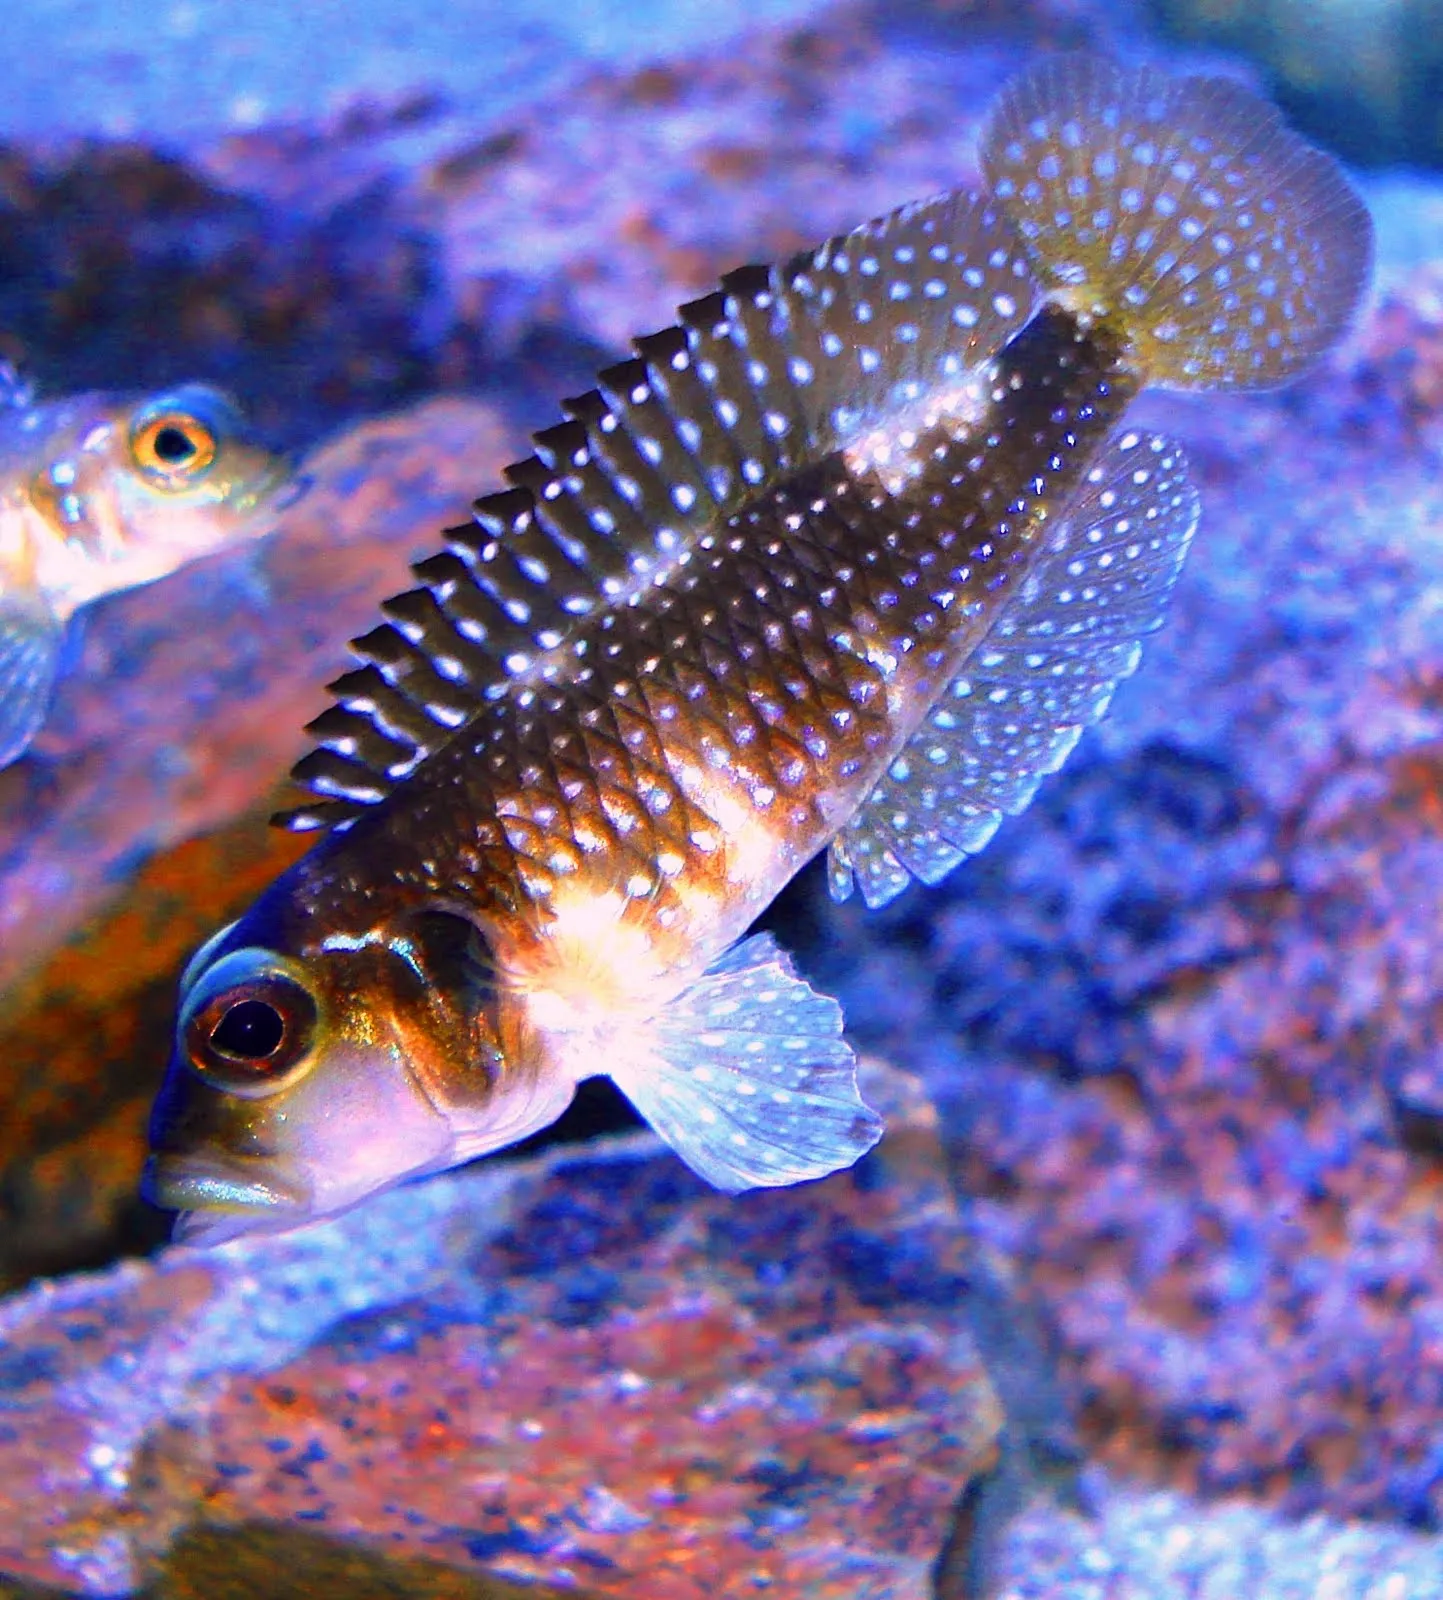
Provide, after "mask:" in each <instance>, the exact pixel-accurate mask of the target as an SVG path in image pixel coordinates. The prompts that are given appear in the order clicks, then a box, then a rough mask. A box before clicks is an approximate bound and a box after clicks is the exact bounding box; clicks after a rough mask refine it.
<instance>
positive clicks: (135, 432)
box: [130, 407, 217, 489]
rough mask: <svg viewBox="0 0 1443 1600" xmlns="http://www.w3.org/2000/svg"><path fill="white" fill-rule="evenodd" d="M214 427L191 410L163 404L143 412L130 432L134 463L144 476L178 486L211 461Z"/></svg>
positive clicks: (169, 485)
mask: <svg viewBox="0 0 1443 1600" xmlns="http://www.w3.org/2000/svg"><path fill="white" fill-rule="evenodd" d="M216 448H217V439H216V434H215V430H214V429H213V428H212V427H211V426H210V424H209V423H207V422H205V421H203V420H202V419H201V418H200V417H198V416H196V415H195V413H194V412H191V411H183V410H180V409H179V408H175V407H167V408H166V409H165V410H162V411H150V412H146V413H143V414H142V416H141V417H140V418H139V419H138V420H137V422H136V424H135V426H134V428H133V429H132V430H131V435H130V450H131V454H132V456H133V457H134V458H135V464H136V466H138V467H139V468H140V470H141V471H142V472H143V473H145V475H146V476H147V477H148V478H151V479H153V480H154V481H155V482H157V483H159V484H161V485H163V486H164V487H166V488H173V489H179V488H183V487H185V485H186V484H187V483H189V482H191V481H192V480H193V479H195V478H196V477H198V476H199V475H200V474H201V473H203V472H204V471H205V470H206V469H207V468H208V467H209V466H210V464H211V463H212V462H213V461H214V460H215V453H216Z"/></svg>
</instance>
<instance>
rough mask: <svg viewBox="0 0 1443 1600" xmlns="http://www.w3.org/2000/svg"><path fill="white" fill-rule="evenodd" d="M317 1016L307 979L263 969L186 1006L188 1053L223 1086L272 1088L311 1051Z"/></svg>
mask: <svg viewBox="0 0 1443 1600" xmlns="http://www.w3.org/2000/svg"><path fill="white" fill-rule="evenodd" d="M316 1021H317V1010H316V1002H315V1000H314V999H313V998H312V997H311V995H310V993H309V992H308V991H307V990H306V988H305V987H304V986H303V985H302V984H300V983H298V982H297V981H296V980H295V979H294V978H292V977H290V976H289V975H288V974H286V973H283V972H275V971H271V972H266V973H262V974H259V975H257V976H254V977H250V978H246V979H244V980H243V981H241V982H239V983H230V984H226V985H225V986H224V987H222V988H220V989H219V990H218V991H217V992H215V993H214V994H212V995H211V996H209V997H208V998H206V999H205V1000H203V1001H202V1003H201V1004H199V1005H197V1006H187V1007H186V1012H185V1014H184V1015H183V1019H182V1030H183V1035H184V1044H185V1053H186V1058H187V1060H188V1061H189V1062H190V1065H191V1067H192V1068H193V1069H194V1071H195V1072H196V1073H197V1074H198V1075H199V1076H200V1077H201V1078H203V1079H204V1080H205V1081H206V1082H207V1083H213V1084H215V1085H216V1087H217V1088H220V1089H225V1090H228V1091H229V1092H231V1093H233V1094H241V1095H251V1096H255V1095H263V1094H270V1093H273V1092H274V1091H275V1090H276V1089H278V1088H280V1087H282V1084H283V1082H284V1081H286V1080H287V1079H288V1078H289V1077H290V1075H291V1073H292V1071H293V1070H294V1069H295V1068H296V1067H297V1066H299V1065H301V1064H302V1063H303V1062H304V1061H305V1060H306V1058H307V1057H308V1055H309V1054H310V1050H311V1046H312V1044H313V1043H314V1041H315V1035H316Z"/></svg>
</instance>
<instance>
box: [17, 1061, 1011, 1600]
mask: <svg viewBox="0 0 1443 1600" xmlns="http://www.w3.org/2000/svg"><path fill="white" fill-rule="evenodd" d="M869 1092H870V1093H871V1095H872V1096H873V1097H874V1098H875V1099H877V1100H878V1101H879V1102H881V1103H883V1104H889V1105H890V1108H891V1129H890V1132H889V1134H888V1136H887V1138H886V1139H885V1140H884V1142H883V1144H882V1145H881V1147H880V1149H879V1150H878V1152H877V1153H876V1154H875V1155H873V1156H869V1157H868V1158H867V1159H866V1160H865V1161H864V1162H863V1163H862V1164H861V1165H860V1166H859V1167H858V1168H857V1169H855V1170H854V1171H853V1172H850V1173H846V1174H842V1175H839V1176H837V1177H834V1178H831V1179H829V1180H827V1181H826V1182H824V1183H818V1184H811V1185H806V1186H804V1187H801V1188H798V1189H792V1190H786V1191H782V1192H760V1193H755V1194H751V1195H746V1196H743V1197H740V1198H735V1197H730V1196H725V1195H719V1194H716V1193H714V1192H713V1191H711V1190H708V1189H706V1188H704V1187H703V1185H702V1184H701V1183H700V1182H699V1180H697V1179H696V1178H694V1177H693V1176H692V1175H691V1174H690V1173H688V1172H687V1171H686V1169H685V1168H683V1167H682V1166H681V1165H680V1164H679V1163H678V1162H677V1161H676V1160H675V1159H674V1158H673V1157H672V1156H671V1155H669V1154H667V1153H664V1152H662V1151H661V1150H660V1149H659V1147H658V1146H657V1145H656V1144H655V1143H654V1141H652V1140H651V1139H650V1137H649V1136H640V1137H637V1138H633V1139H630V1140H627V1141H624V1142H621V1143H618V1144H615V1145H613V1146H610V1147H604V1148H600V1149H598V1150H596V1151H594V1152H592V1153H588V1154H585V1155H577V1154H574V1153H572V1154H569V1155H561V1156H553V1157H551V1158H548V1159H543V1160H540V1161H533V1162H529V1163H524V1164H521V1163H517V1164H510V1165H505V1164H500V1163H491V1164H488V1165H485V1166H483V1167H480V1168H477V1169H473V1170H472V1171H471V1172H469V1173H466V1174H463V1175H460V1176H456V1177H448V1178H444V1179H441V1180H438V1181H436V1182H433V1183H429V1184H424V1185H420V1186H417V1187H414V1188H411V1189H408V1190H403V1191H400V1192H397V1193H393V1194H391V1195H389V1196H385V1197H383V1198H382V1199H380V1200H379V1201H377V1202H375V1203H373V1204H372V1205H369V1206H367V1207H364V1208H362V1209H361V1210H359V1211H357V1212H353V1213H351V1214H350V1215H349V1216H347V1217H344V1218H342V1219H340V1220H338V1221H337V1222H334V1223H331V1224H326V1225H322V1226H320V1227H317V1228H314V1229H311V1230H308V1231H305V1232H302V1233H299V1234H294V1235H290V1236H285V1237H275V1238H270V1239H258V1240H254V1241H251V1242H248V1243H238V1244H235V1245H232V1246H227V1247H224V1248H222V1249H220V1250H218V1251H215V1252H213V1253H211V1254H208V1255H202V1254H198V1253H197V1252H194V1251H188V1250H175V1251H172V1252H170V1253H168V1254H166V1255H163V1256H162V1257H161V1258H160V1259H159V1260H157V1261H156V1262H155V1263H153V1264H149V1265H145V1266H131V1267H126V1268H121V1269H117V1270H116V1271H113V1272H111V1273H109V1274H106V1275H104V1276H100V1277H95V1278H89V1279H76V1280H71V1281H67V1282H62V1283H60V1284H58V1285H56V1286H46V1287H43V1288H41V1289H37V1290H35V1291H33V1292H32V1293H31V1294H30V1295H28V1296H26V1297H22V1298H20V1299H17V1300H14V1301H12V1302H10V1303H9V1304H8V1305H7V1306H6V1307H5V1309H4V1311H3V1313H0V1338H3V1341H4V1343H3V1352H4V1353H3V1356H0V1578H3V1577H4V1576H5V1575H9V1576H13V1577H27V1578H30V1579H35V1580H43V1581H44V1582H47V1583H50V1584H55V1585H59V1586H60V1587H61V1588H63V1589H65V1590H68V1591H71V1592H75V1593H88V1594H116V1593H122V1592H130V1591H131V1590H132V1589H133V1588H134V1586H135V1585H136V1583H137V1582H138V1581H139V1579H140V1578H141V1577H142V1576H143V1574H144V1573H145V1572H146V1571H148V1570H149V1569H150V1568H151V1567H153V1566H155V1565H159V1566H160V1567H161V1568H164V1567H165V1565H166V1562H167V1561H168V1559H169V1555H168V1552H170V1551H171V1549H172V1547H173V1546H174V1544H175V1541H176V1539H177V1537H179V1536H181V1535H182V1534H183V1532H184V1530H185V1529H187V1528H189V1527H192V1526H194V1525H199V1524H202V1523H203V1524H204V1525H205V1526H207V1527H212V1528H220V1529H225V1528H237V1529H239V1528H244V1527H248V1526H251V1525H260V1524H265V1525H268V1526H270V1527H271V1528H273V1529H282V1530H283V1529H286V1528H295V1529H296V1530H298V1532H299V1533H304V1534H312V1535H323V1536H325V1537H326V1538H327V1539H328V1540H330V1541H340V1542H341V1543H343V1544H351V1543H355V1544H357V1545H358V1546H360V1547H362V1548H366V1549H375V1550H380V1551H383V1552H385V1553H386V1554H387V1556H388V1557H391V1558H397V1559H399V1558H425V1559H427V1560H429V1561H432V1562H439V1563H441V1564H442V1565H443V1566H445V1567H447V1568H450V1569H452V1570H454V1571H457V1572H472V1573H477V1574H491V1575H494V1576H498V1577H505V1578H511V1579H530V1580H534V1581H538V1582H545V1583H549V1584H552V1585H558V1586H565V1585H573V1586H580V1587H582V1588H584V1589H585V1590H587V1591H588V1592H589V1593H592V1594H594V1595H614V1596H628V1597H631V1596H639V1595H643V1594H644V1595H646V1596H647V1597H648V1600H651V1597H654V1600H700V1597H702V1596H710V1595H716V1594H727V1595H733V1594H735V1595H740V1594H744V1593H749V1592H753V1591H755V1592H759V1593H762V1592H764V1593H766V1594H769V1595H772V1596H776V1597H778V1600H791V1597H795V1600H802V1597H803V1596H806V1597H808V1600H828V1597H835V1600H861V1597H871V1600H924V1597H925V1596H927V1595H929V1594H930V1592H931V1590H930V1583H929V1573H930V1572H931V1570H932V1568H933V1566H934V1565H935V1564H936V1562H937V1560H938V1558H939V1553H940V1551H941V1550H942V1548H943V1545H944V1543H945V1542H946V1540H947V1538H948V1534H949V1530H950V1527H951V1522H952V1516H953V1511H954V1507H955V1505H956V1502H957V1500H958V1498H959V1496H960V1494H961V1493H962V1491H963V1490H964V1489H965V1488H966V1487H967V1485H968V1484H969V1483H970V1482H972V1481H973V1480H974V1479H975V1478H976V1477H977V1475H978V1474H979V1473H982V1472H985V1471H986V1470H988V1469H989V1468H990V1466H991V1465H992V1462H993V1460H994V1457H995V1447H996V1439H997V1433H998V1428H999V1424H1000V1415H999V1412H998V1408H997V1403H996V1401H995V1399H994V1397H993V1394H992V1391H991V1389H990V1388H989V1386H988V1383H987V1381H986V1379H985V1377H984V1376H983V1374H982V1371H981V1369H980V1367H979V1364H978V1358H977V1355H976V1352H975V1350H974V1347H973V1345H972V1343H971V1340H970V1338H969V1336H968V1333H967V1331H966V1320H967V1317H968V1307H969V1291H968V1287H967V1281H966V1277H965V1275H964V1254H965V1241H964V1237H963V1233H962V1230H961V1227H960V1225H959V1219H958V1215H957V1212H956V1209H955V1205H954V1202H953V1200H952V1198H951V1195H950V1192H949V1190H948V1186H947V1183H946V1178H945V1174H944V1172H943V1168H942V1159H941V1152H940V1148H939V1145H938V1141H937V1134H936V1125H935V1117H934V1115H933V1113H932V1112H931V1109H930V1107H929V1106H928V1105H927V1104H926V1103H925V1102H924V1101H923V1100H921V1099H920V1098H919V1097H918V1095H917V1093H916V1090H915V1086H914V1085H912V1083H911V1080H907V1079H903V1078H900V1077H899V1076H897V1075H894V1074H883V1073H881V1072H880V1070H878V1071H874V1072H873V1074H872V1082H871V1086H870V1090H869ZM251 1581H254V1578H252V1580H251Z"/></svg>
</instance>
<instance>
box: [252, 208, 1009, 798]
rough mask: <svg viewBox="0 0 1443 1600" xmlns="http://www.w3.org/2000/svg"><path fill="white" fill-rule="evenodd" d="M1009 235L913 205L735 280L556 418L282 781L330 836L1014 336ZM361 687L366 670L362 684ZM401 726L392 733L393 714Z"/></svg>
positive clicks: (960, 213)
mask: <svg viewBox="0 0 1443 1600" xmlns="http://www.w3.org/2000/svg"><path fill="white" fill-rule="evenodd" d="M1033 298H1034V286H1033V283H1032V280H1031V277H1030V275H1029V272H1028V269H1027V267H1026V266H1025V265H1024V263H1023V261H1022V259H1021V255H1020V251H1019V248H1018V245H1017V241H1016V238H1015V236H1014V235H1013V233H1012V230H1011V228H1010V226H1009V225H1008V224H1007V223H1006V222H1005V221H1004V220H1002V219H1001V217H1000V216H999V215H998V213H997V212H996V211H995V209H993V208H991V207H989V206H987V205H986V204H984V203H983V202H981V201H979V200H976V199H973V198H971V197H969V196H966V195H961V194H948V195H942V196H939V197H937V198H936V199H934V200H930V201H926V202H923V203H920V204H915V205H909V206H905V207H903V208H902V209H901V210H899V211H897V212H894V213H892V214H891V215H890V216H888V217H884V218H881V219H879V220H877V221H874V222H870V223H867V224H865V225H864V226H863V227H860V228H857V229H854V230H853V231H852V232H851V233H849V234H846V235H844V236H842V237H839V238H837V239H832V240H829V241H828V242H827V243H826V244H824V245H822V246H821V247H820V248H819V249H817V250H814V251H811V252H807V253H804V254H802V255H799V256H797V257H794V258H793V259H792V260H791V261H789V262H787V263H786V264H785V265H783V266H780V267H747V268H742V269H740V270H739V271H737V272H733V273H731V274H729V275H728V276H727V277H726V278H725V279H724V280H723V282H722V287H721V289H720V290H719V291H718V292H717V293H716V294H713V295H709V296H707V297H706V298H705V299H703V300H699V301H695V302H692V303H691V304H690V305H687V306H683V307H682V309H681V324H680V326H679V327H676V328H673V329H668V330H666V331H664V332H661V333H658V334H653V335H651V336H650V337H648V338H644V339H640V340H638V341H637V343H636V348H637V350H638V356H637V357H636V358H635V359H633V360H631V361H627V362H623V363H621V364H620V365H618V366H616V367H612V368H609V369H608V370H607V371H605V372H603V373H602V374H601V377H600V386H599V388H598V389H596V390H594V391H592V392H591V393H589V394H586V395H583V396H581V397H579V398H578V399H576V400H573V401H570V402H568V404H567V406H566V410H567V411H568V413H569V415H570V420H569V421H567V422H563V423H561V424H559V425H558V426H556V427H554V428H550V429H548V430H546V431H545V432H543V433H540V434H538V435H537V436H536V445H537V453H536V455H535V456H533V457H531V458H529V459H528V460H526V461H523V462H518V463H517V464H516V465H514V466H512V467H509V468H508V469H507V473H506V476H507V478H508V479H509V481H510V482H511V484H512V486H513V487H512V488H511V489H509V490H507V491H504V492H503V493H501V494H497V495H491V496H488V497H487V498H485V499H483V500H480V501H478V502H477V505H476V512H475V526H474V527H464V528H457V529H452V530H450V531H449V533H448V535H447V549H446V550H445V551H444V552H442V553H441V554H439V555H437V556H434V557H432V558H431V559H430V560H428V561H424V562H421V563H419V564H418V565H417V566H416V567H415V568H414V571H415V573H416V576H417V577H418V578H419V579H420V580H421V583H422V584H423V586H424V587H423V589H421V590H416V591H412V592H411V593H408V594H405V595H401V596H398V597H397V598H396V599H395V600H393V601H390V602H388V603H387V605H386V606H385V607H383V609H384V610H385V611H386V613H387V615H388V616H389V617H390V618H391V619H392V620H391V621H390V622H389V623H386V624H384V625H383V626H382V627H380V628H378V629H376V630H374V631H373V632H372V633H370V634H368V635H366V637H365V638H364V639H360V640H357V641H355V643H354V645H353V648H354V649H355V651H356V654H357V655H359V656H360V657H361V659H362V661H363V662H365V663H367V664H368V666H369V667H370V668H373V669H374V673H375V674H378V675H379V677H380V679H382V680H383V682H382V683H380V684H377V683H376V682H375V681H374V677H373V678H372V679H369V680H367V681H366V682H364V683H362V684H361V685H360V686H359V690H358V689H357V687H356V685H355V684H354V682H353V678H354V675H353V674H347V676H346V678H343V679H341V680H339V683H340V685H341V686H343V687H345V688H346V690H347V697H346V698H340V694H339V691H338V700H339V705H340V708H341V710H340V713H337V711H336V709H335V708H332V710H331V711H328V712H327V713H325V714H324V715H323V716H322V717H321V718H319V719H317V720H316V722H314V723H312V724H311V725H310V728H309V730H308V731H309V732H311V733H312V734H313V736H314V737H315V738H316V740H317V748H316V749H315V750H313V751H312V752H311V754H310V755H308V756H307V757H306V758H305V759H304V760H303V761H302V762H301V763H300V764H299V765H298V766H297V768H296V769H295V772H294V774H293V776H294V778H295V780H296V782H298V783H299V784H301V785H302V786H303V787H305V788H307V789H309V790H310V791H311V793H312V794H314V795H315V796H316V797H317V799H318V800H319V801H320V802H321V804H319V805H308V806H306V807H304V808H301V809H299V810H297V811H294V812H291V813H289V814H288V815H286V816H285V817H283V818H282V819H280V820H282V821H283V822H284V823H285V824H286V825H287V826H290V827H292V828H317V827H327V826H335V825H337V824H338V823H344V822H345V821H347V820H349V819H350V818H353V817H354V816H356V815H358V814H359V813H360V811H362V810H363V809H365V808H366V807H367V806H370V805H373V804H376V803H378V802H379V801H380V800H382V799H384V798H385V797H386V795H387V794H388V793H389V792H390V791H391V789H392V788H394V786H395V784H396V783H397V782H399V781H402V780H403V779H404V778H405V777H406V776H408V775H409V773H410V772H412V771H414V770H415V768H416V766H417V765H419V764H420V762H421V761H423V760H424V759H425V758H426V757H427V756H428V755H429V754H431V753H432V752H433V751H434V750H436V749H439V748H440V747H441V746H442V745H444V744H445V743H447V742H448V741H449V739H450V738H451V737H452V736H453V735H454V733H455V731H456V729H457V728H458V727H460V726H462V725H464V723H465V722H466V721H467V720H469V718H470V717H471V716H473V715H475V713H476V711H477V710H478V709H479V708H480V706H481V705H482V704H484V703H485V701H487V700H488V699H494V698H497V697H499V696H501V695H504V694H506V693H508V692H511V691H512V690H513V688H515V689H520V690H524V687H525V686H526V685H527V684H529V683H533V682H535V681H536V680H537V679H543V680H544V678H545V677H546V676H547V675H548V671H554V670H556V666H557V663H558V653H559V652H564V651H565V649H566V647H567V644H568V641H569V640H570V637H571V635H572V634H573V633H574V631H575V629H576V627H577V624H578V622H579V620H580V619H582V618H584V617H586V616H588V615H590V614H591V613H593V612H597V611H606V610H609V609H614V608H616V607H619V606H622V605H626V604H628V603H631V602H632V601H633V600H634V599H635V598H637V597H638V596H639V595H640V594H642V593H644V592H645V590H646V588H647V587H648V586H649V585H650V584H652V583H654V582H656V581H658V579H660V578H661V577H663V576H664V575H665V574H666V573H667V572H668V571H669V570H670V569H671V568H672V567H673V566H675V565H676V564H678V563H680V562H683V561H685V560H687V559H688V558H689V554H690V551H691V550H692V548H693V547H694V546H695V543H696V541H697V540H698V539H699V538H700V537H701V536H702V535H703V534H704V533H705V531H706V530H707V528H709V527H712V526H715V525H716V524H717V523H718V522H720V521H724V520H725V519H726V518H727V517H729V516H731V515H734V514H735V513H736V512H738V511H739V510H740V509H741V508H742V507H744V506H745V505H746V503H747V502H748V500H749V499H751V498H753V497H754V496H755V495H757V494H758V493H761V492H765V491H766V490H767V489H769V488H773V487H775V486H776V485H777V484H778V483H780V482H783V481H785V480H786V479H787V478H788V477H789V476H791V475H792V474H794V473H795V472H797V471H798V470H800V469H802V468H804V467H806V466H808V465H810V464H813V463H815V462H817V461H819V460H821V459H822V458H824V457H825V456H826V455H828V454H830V453H831V452H833V451H834V450H836V449H838V448H842V447H844V446H845V445H847V444H848V443H849V442H850V441H851V440H853V439H855V438H858V437H861V436H863V435H865V434H866V432H867V431H868V430H872V429H884V428H886V427H887V426H888V425H889V423H891V422H893V421H894V420H895V419H896V418H897V417H898V416H899V415H905V414H907V413H908V411H909V410H910V409H911V408H913V407H915V406H917V405H918V404H919V403H921V402H923V401H925V400H927V399H928V398H930V397H938V398H939V402H940V403H942V404H943V405H944V407H945V400H946V396H947V394H948V393H949V392H951V391H952V390H954V389H955V388H956V387H957V386H958V385H959V384H960V383H961V381H962V380H963V379H964V378H965V376H966V374H967V373H968V372H969V371H970V370H972V369H973V368H975V367H976V366H978V365H979V364H981V363H982V362H983V361H985V360H987V359H989V358H990V357H991V356H992V355H993V354H994V353H995V352H996V351H997V350H998V349H999V348H1000V347H1001V346H1002V345H1003V344H1004V343H1005V342H1006V341H1007V339H1008V338H1009V337H1010V336H1011V334H1012V333H1013V332H1015V331H1016V329H1017V328H1018V327H1020V326H1021V325H1022V323H1023V322H1024V321H1025V319H1026V317H1027V315H1028V314H1029V312H1030V310H1031V308H1032V302H1033ZM362 670H363V671H364V670H366V669H365V668H363V669H362ZM407 706H409V711H407V709H406V707H407Z"/></svg>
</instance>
